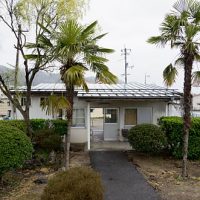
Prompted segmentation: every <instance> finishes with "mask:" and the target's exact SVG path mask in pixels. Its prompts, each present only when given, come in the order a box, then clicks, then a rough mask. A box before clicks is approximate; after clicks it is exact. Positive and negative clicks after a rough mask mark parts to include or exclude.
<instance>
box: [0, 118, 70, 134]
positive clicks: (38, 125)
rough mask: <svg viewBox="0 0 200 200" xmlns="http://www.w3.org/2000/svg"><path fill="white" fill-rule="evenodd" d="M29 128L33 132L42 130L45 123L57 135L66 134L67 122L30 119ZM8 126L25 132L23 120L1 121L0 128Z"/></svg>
mask: <svg viewBox="0 0 200 200" xmlns="http://www.w3.org/2000/svg"><path fill="white" fill-rule="evenodd" d="M30 121H31V127H32V129H33V132H36V131H38V130H41V129H44V128H45V127H46V124H47V122H48V123H49V124H52V126H53V128H54V130H55V132H56V133H57V134H59V135H64V134H65V133H67V121H66V120H45V119H31V120H30ZM3 125H9V126H13V127H16V128H18V129H19V130H21V131H23V132H26V124H25V122H24V120H5V121H4V120H1V121H0V126H3Z"/></svg>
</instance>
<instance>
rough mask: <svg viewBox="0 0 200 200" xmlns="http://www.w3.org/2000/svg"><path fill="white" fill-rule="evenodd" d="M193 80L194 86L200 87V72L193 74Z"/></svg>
mask: <svg viewBox="0 0 200 200" xmlns="http://www.w3.org/2000/svg"><path fill="white" fill-rule="evenodd" d="M192 79H193V85H194V86H200V71H195V72H193V75H192Z"/></svg>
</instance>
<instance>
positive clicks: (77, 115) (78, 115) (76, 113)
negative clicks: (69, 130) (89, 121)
mask: <svg viewBox="0 0 200 200" xmlns="http://www.w3.org/2000/svg"><path fill="white" fill-rule="evenodd" d="M72 126H74V127H84V126H85V110H84V109H74V110H73V119H72Z"/></svg>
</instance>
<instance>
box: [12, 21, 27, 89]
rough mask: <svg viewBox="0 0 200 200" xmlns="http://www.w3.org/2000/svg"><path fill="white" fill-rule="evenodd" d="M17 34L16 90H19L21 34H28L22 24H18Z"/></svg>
mask: <svg viewBox="0 0 200 200" xmlns="http://www.w3.org/2000/svg"><path fill="white" fill-rule="evenodd" d="M16 32H17V46H16V49H17V53H16V61H15V78H14V88H15V89H16V88H17V85H18V73H19V48H20V40H21V34H22V32H28V31H25V30H22V28H21V24H18V29H17V30H16Z"/></svg>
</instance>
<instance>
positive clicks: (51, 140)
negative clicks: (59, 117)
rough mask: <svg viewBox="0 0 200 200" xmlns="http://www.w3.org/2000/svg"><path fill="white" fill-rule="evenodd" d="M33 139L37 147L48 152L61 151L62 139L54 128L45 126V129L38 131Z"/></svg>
mask: <svg viewBox="0 0 200 200" xmlns="http://www.w3.org/2000/svg"><path fill="white" fill-rule="evenodd" d="M33 141H34V143H35V147H36V148H37V149H42V150H44V151H47V152H51V151H61V144H62V139H61V136H60V135H59V134H57V133H56V131H55V129H54V128H48V127H46V128H45V127H44V129H41V130H38V131H36V132H35V134H34V140H33Z"/></svg>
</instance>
